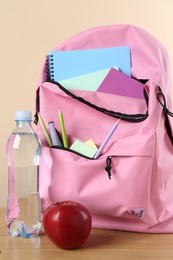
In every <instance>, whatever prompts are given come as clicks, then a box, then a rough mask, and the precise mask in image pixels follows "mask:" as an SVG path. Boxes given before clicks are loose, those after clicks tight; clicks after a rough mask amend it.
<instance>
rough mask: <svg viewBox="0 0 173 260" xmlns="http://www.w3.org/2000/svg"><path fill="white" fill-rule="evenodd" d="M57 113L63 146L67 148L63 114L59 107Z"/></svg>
mask: <svg viewBox="0 0 173 260" xmlns="http://www.w3.org/2000/svg"><path fill="white" fill-rule="evenodd" d="M58 115H59V121H60V127H61V134H62V142H63V146H64V147H65V148H68V142H67V136H66V131H65V126H64V119H63V114H62V112H61V109H60V108H59V112H58Z"/></svg>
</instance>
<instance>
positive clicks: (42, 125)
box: [38, 114, 52, 146]
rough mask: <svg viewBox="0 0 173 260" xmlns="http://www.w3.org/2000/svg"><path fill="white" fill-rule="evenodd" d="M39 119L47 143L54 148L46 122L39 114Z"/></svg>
mask: <svg viewBox="0 0 173 260" xmlns="http://www.w3.org/2000/svg"><path fill="white" fill-rule="evenodd" d="M38 117H39V122H40V126H41V129H42V131H43V134H44V136H45V138H46V141H47V143H48V146H52V141H51V139H50V136H49V133H48V131H47V128H46V126H45V123H44V121H43V118H42V117H41V115H40V114H38Z"/></svg>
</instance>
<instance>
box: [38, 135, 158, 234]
mask: <svg viewBox="0 0 173 260" xmlns="http://www.w3.org/2000/svg"><path fill="white" fill-rule="evenodd" d="M154 143H155V141H154V135H152V134H151V135H147V134H146V135H138V136H129V137H128V138H124V139H120V140H117V141H115V142H113V143H112V145H111V148H110V149H109V150H108V151H107V152H105V154H103V155H102V156H101V157H100V158H99V159H95V160H93V159H87V158H84V157H83V156H80V155H78V154H75V153H73V152H71V151H70V150H62V149H54V148H48V147H43V153H42V160H41V165H40V195H41V198H42V205H43V210H45V208H46V207H47V206H48V205H50V204H51V203H53V202H56V201H64V200H73V201H77V202H80V203H82V204H84V205H85V206H86V207H87V208H88V209H89V210H90V212H91V214H92V218H93V227H99V228H104V226H107V227H109V228H113V229H121V224H122V222H123V225H124V227H125V226H126V228H125V229H127V230H134V229H135V228H136V230H139V228H142V227H143V226H142V225H141V222H142V223H143V225H144V226H145V228H146V225H154V224H156V223H157V218H156V215H155V210H156V203H157V199H156V196H157V190H156V187H157V186H156V185H157V184H156V177H155V176H154V174H153V167H154ZM132 147H133V149H132ZM107 158H110V161H109V163H110V167H111V178H109V176H108V173H107V171H106V170H105V168H106V167H107ZM139 224H140V225H139ZM138 225H139V226H138ZM123 229H124V228H123Z"/></svg>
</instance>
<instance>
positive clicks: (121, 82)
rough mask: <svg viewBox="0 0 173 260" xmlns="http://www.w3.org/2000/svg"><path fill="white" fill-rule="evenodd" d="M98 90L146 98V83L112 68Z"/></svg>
mask: <svg viewBox="0 0 173 260" xmlns="http://www.w3.org/2000/svg"><path fill="white" fill-rule="evenodd" d="M97 91H100V92H105V93H111V94H116V95H121V96H127V97H133V98H140V99H144V92H143V91H144V84H142V83H141V82H139V81H138V80H136V79H133V78H131V77H129V76H127V75H125V74H124V73H122V72H120V71H118V70H116V69H114V68H111V69H110V71H109V72H108V74H107V75H106V77H105V78H104V80H103V81H102V83H101V84H100V86H99V87H98V89H97Z"/></svg>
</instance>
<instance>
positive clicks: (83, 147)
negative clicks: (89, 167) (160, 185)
mask: <svg viewBox="0 0 173 260" xmlns="http://www.w3.org/2000/svg"><path fill="white" fill-rule="evenodd" d="M70 149H71V150H73V151H75V152H78V153H80V154H82V155H85V156H87V157H90V158H92V157H93V156H94V155H95V153H96V152H97V149H96V148H94V147H92V146H90V145H88V144H85V143H83V142H81V141H80V140H75V141H74V143H73V144H72V145H71V146H70Z"/></svg>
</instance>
